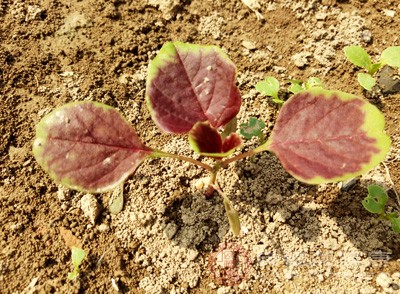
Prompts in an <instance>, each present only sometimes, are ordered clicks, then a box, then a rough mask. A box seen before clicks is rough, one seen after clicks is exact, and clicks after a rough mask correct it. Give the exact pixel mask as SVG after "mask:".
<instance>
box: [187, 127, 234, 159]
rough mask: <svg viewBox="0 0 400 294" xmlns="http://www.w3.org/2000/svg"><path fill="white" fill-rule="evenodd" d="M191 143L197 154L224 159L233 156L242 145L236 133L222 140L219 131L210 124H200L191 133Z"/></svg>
mask: <svg viewBox="0 0 400 294" xmlns="http://www.w3.org/2000/svg"><path fill="white" fill-rule="evenodd" d="M189 143H190V146H191V147H192V149H193V150H194V151H195V152H197V153H200V154H202V155H205V156H210V157H218V158H222V157H226V156H228V155H231V154H232V153H233V152H234V151H235V149H236V148H237V147H239V146H240V145H242V140H241V139H240V137H239V136H238V135H237V134H235V133H232V134H230V135H229V136H228V137H226V138H225V139H222V136H221V135H220V134H219V133H218V131H217V129H215V128H214V127H212V126H210V124H209V123H208V122H198V123H196V124H195V125H194V127H193V128H192V129H191V130H190V132H189Z"/></svg>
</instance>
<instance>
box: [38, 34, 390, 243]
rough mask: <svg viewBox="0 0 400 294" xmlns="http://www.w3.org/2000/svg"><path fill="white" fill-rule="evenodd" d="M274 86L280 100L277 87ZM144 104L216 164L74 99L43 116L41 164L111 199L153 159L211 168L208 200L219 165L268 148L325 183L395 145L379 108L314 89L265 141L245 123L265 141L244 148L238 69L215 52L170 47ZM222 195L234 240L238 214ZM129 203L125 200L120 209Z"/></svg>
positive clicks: (291, 102) (151, 76)
mask: <svg viewBox="0 0 400 294" xmlns="http://www.w3.org/2000/svg"><path fill="white" fill-rule="evenodd" d="M182 56H184V57H185V58H182ZM270 81H272V82H271V83H270V84H271V85H272V87H274V89H275V94H276V83H275V82H274V81H273V80H272V79H270ZM278 88H279V84H278ZM269 93H272V92H269ZM275 94H273V95H275ZM146 102H147V106H148V109H149V111H150V114H151V116H152V118H153V120H154V122H155V123H156V124H157V125H158V127H159V128H160V129H161V130H163V131H165V132H168V133H172V134H181V135H184V134H185V135H186V136H187V138H188V141H189V144H190V147H191V148H192V150H193V151H194V152H196V153H198V154H200V155H202V156H203V157H208V158H209V159H208V161H207V162H203V161H202V160H203V157H200V159H198V160H197V159H194V158H192V157H187V156H183V155H181V154H179V153H170V152H164V151H162V150H160V149H158V148H153V147H150V146H147V145H145V144H144V143H143V142H142V141H141V140H140V138H139V136H138V135H137V134H136V131H135V129H134V128H133V127H132V126H131V125H130V123H129V122H128V121H127V120H126V119H125V118H124V117H123V116H122V115H121V114H120V112H119V111H118V110H117V109H115V108H113V107H111V106H108V105H105V104H101V103H98V102H93V101H80V102H72V103H69V104H66V105H64V106H62V107H59V108H57V109H55V110H54V111H52V112H51V113H49V114H48V115H47V116H45V117H44V118H42V120H41V121H40V122H39V124H38V125H37V128H36V139H35V142H34V143H33V154H34V156H35V159H36V160H37V162H38V163H39V164H40V165H41V166H42V167H43V168H44V170H46V171H47V172H48V174H49V175H50V176H51V177H52V178H53V179H55V180H56V182H59V183H61V184H63V185H64V186H67V187H69V188H72V189H76V190H79V191H84V192H91V193H103V192H108V191H111V190H112V189H115V188H116V187H118V186H120V185H122V184H123V183H124V181H125V180H126V179H127V178H128V177H129V176H130V175H131V174H133V173H134V172H135V171H136V169H137V168H138V167H139V165H140V164H141V163H142V162H143V161H144V160H146V159H151V158H161V157H164V158H165V157H168V158H174V159H178V160H183V161H186V162H190V163H192V164H194V165H196V166H198V167H200V168H203V169H204V170H206V171H208V172H209V174H210V182H209V185H208V188H207V189H206V193H205V194H206V196H207V195H212V194H213V192H214V191H215V190H216V185H217V184H216V183H217V175H218V173H219V171H220V170H221V169H223V168H226V167H227V166H228V165H229V164H231V163H233V162H236V161H238V160H241V159H243V158H246V157H252V156H253V155H255V154H258V153H260V152H265V151H269V152H273V153H274V154H275V155H276V156H277V158H278V159H279V160H280V161H281V162H282V165H283V167H284V168H285V169H286V170H287V171H288V172H289V173H290V174H291V175H293V176H294V177H296V178H297V179H298V180H300V181H303V182H306V183H309V184H320V183H328V182H338V181H343V180H345V179H349V178H354V177H356V176H358V175H360V174H362V173H365V172H366V171H368V170H370V169H371V168H373V167H375V166H376V165H378V164H379V163H380V162H381V161H382V160H383V159H384V158H385V156H386V154H387V152H388V150H389V148H390V138H389V136H388V135H387V134H386V133H385V132H384V124H385V120H384V116H383V114H382V113H381V112H380V111H379V110H378V109H377V108H376V107H375V106H373V105H372V104H370V103H369V102H368V101H366V100H365V99H362V98H360V97H357V96H355V95H351V94H348V93H344V92H340V91H330V90H326V89H323V88H321V87H313V88H310V89H308V90H306V91H302V92H300V93H297V94H295V95H293V96H292V97H290V98H289V99H288V100H287V101H286V102H285V103H284V104H283V105H282V107H281V109H280V111H279V115H278V118H277V121H276V123H275V125H274V128H273V130H272V132H271V135H270V137H269V138H268V139H267V140H264V138H263V137H262V136H263V135H262V132H261V129H262V127H264V125H265V124H264V123H262V122H261V121H258V120H254V119H253V120H251V121H250V123H249V124H248V125H245V126H242V134H243V133H245V134H246V135H244V136H245V137H246V136H247V135H248V136H253V135H256V136H258V137H259V138H260V145H258V146H257V147H255V148H254V149H250V150H247V151H245V152H243V153H240V152H237V150H238V149H239V148H240V147H241V146H242V143H243V142H242V138H241V137H240V135H239V134H237V133H236V132H235V131H236V115H237V114H238V113H239V110H240V106H241V103H242V100H241V96H240V92H239V89H238V88H237V85H236V68H235V65H234V64H233V62H232V61H231V60H230V59H229V58H228V56H227V55H226V54H225V53H224V52H223V51H222V50H221V49H220V48H218V47H215V46H200V45H193V44H185V43H181V42H168V43H167V44H165V45H164V46H163V47H162V48H161V50H160V51H159V53H158V55H157V56H156V57H155V58H154V60H153V61H152V62H151V63H150V66H149V69H148V76H147V83H146ZM243 130H244V131H243ZM177 152H179V150H177ZM235 152H236V153H235ZM217 191H218V192H219V194H221V191H220V189H219V188H218V189H217ZM121 195H122V194H121ZM121 197H123V196H120V198H119V199H120V200H122V199H121ZM222 197H223V201H224V206H225V210H226V213H227V215H228V219H229V223H230V225H231V228H232V231H233V233H234V234H235V235H236V234H238V233H239V231H240V230H239V224H240V223H239V220H238V217H237V213H236V212H235V210H233V206H232V205H231V204H230V202H229V199H228V198H227V196H226V195H224V194H222ZM122 205H123V203H122V202H118V205H116V211H117V212H118V211H119V209H122ZM77 247H79V246H77Z"/></svg>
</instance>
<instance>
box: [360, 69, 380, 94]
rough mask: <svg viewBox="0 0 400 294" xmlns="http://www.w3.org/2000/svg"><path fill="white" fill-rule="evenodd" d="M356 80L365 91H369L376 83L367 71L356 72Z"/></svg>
mask: <svg viewBox="0 0 400 294" xmlns="http://www.w3.org/2000/svg"><path fill="white" fill-rule="evenodd" d="M357 81H358V83H359V84H360V85H361V87H363V88H364V89H365V90H367V91H371V90H372V88H373V87H374V86H375V84H376V79H375V78H373V77H372V76H371V75H370V74H367V73H363V72H361V73H359V74H357Z"/></svg>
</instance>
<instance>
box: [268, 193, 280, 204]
mask: <svg viewBox="0 0 400 294" xmlns="http://www.w3.org/2000/svg"><path fill="white" fill-rule="evenodd" d="M282 200H283V196H282V195H281V194H279V193H275V192H272V191H269V192H268V194H267V196H266V201H267V202H268V203H270V204H278V203H280V202H282Z"/></svg>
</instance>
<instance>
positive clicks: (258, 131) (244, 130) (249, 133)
mask: <svg viewBox="0 0 400 294" xmlns="http://www.w3.org/2000/svg"><path fill="white" fill-rule="evenodd" d="M264 128H265V123H264V122H263V121H262V120H258V119H257V118H255V117H250V119H249V122H248V123H245V124H241V125H240V134H241V135H242V136H243V137H245V138H246V139H251V138H252V137H259V138H261V137H262V136H263V133H262V130H263V129H264Z"/></svg>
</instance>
